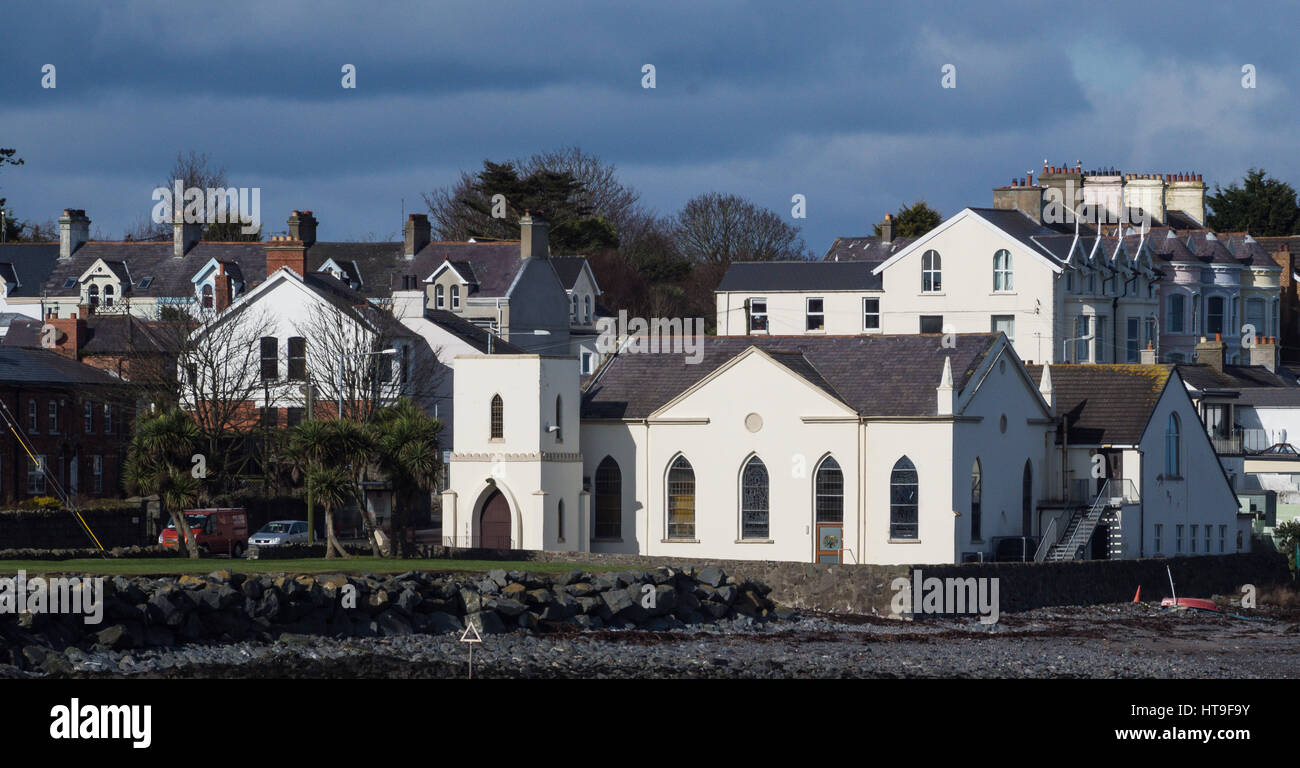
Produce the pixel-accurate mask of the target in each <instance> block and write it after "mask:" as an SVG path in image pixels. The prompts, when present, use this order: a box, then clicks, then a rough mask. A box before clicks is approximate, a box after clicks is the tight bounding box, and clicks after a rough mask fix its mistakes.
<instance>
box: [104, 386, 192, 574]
mask: <svg viewBox="0 0 1300 768" xmlns="http://www.w3.org/2000/svg"><path fill="white" fill-rule="evenodd" d="M198 441H199V429H198V427H197V426H196V425H195V424H194V420H193V419H192V418H191V417H190V415H189V414H188V413H186V412H184V411H182V410H180V409H175V408H174V409H171V410H168V411H163V412H161V413H158V414H156V415H153V416H146V417H144V418H142V419H141V420H140V421H139V422H138V423H137V424H136V430H135V435H134V436H133V437H132V438H131V443H130V445H129V446H128V447H127V455H126V464H125V466H124V467H123V469H122V483H123V485H124V486H126V490H127V491H128V492H129V493H139V494H142V495H149V494H157V495H158V503H159V505H160V506H161V507H162V510H163V511H165V512H168V513H169V514H170V515H171V518H172V524H173V525H175V526H176V535H177V536H178V537H179V538H180V539H181V540H182V541H184V542H185V549H186V550H187V551H188V552H189V556H190V557H191V558H197V557H198V556H199V546H198V542H197V541H195V539H194V534H193V532H192V531H191V530H190V525H189V521H188V520H186V518H185V509H186V508H187V507H191V506H193V505H194V503H195V502H196V501H197V500H198V498H199V496H200V494H201V493H202V490H203V488H202V483H201V482H199V480H200V479H199V478H198V477H195V476H194V474H193V471H192V469H191V467H192V466H193V464H192V458H193V456H194V447H195V446H196V445H198Z"/></svg>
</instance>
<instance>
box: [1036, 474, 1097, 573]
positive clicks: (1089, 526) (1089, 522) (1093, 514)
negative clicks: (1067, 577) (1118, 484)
mask: <svg viewBox="0 0 1300 768" xmlns="http://www.w3.org/2000/svg"><path fill="white" fill-rule="evenodd" d="M1110 484H1111V481H1109V480H1107V481H1106V484H1105V485H1103V486H1102V488H1101V492H1100V493H1098V494H1097V498H1096V500H1094V501H1093V502H1092V506H1091V507H1088V508H1084V507H1080V508H1079V509H1077V510H1075V512H1074V514H1073V515H1071V516H1070V521H1069V522H1068V523H1066V525H1065V533H1064V534H1062V536H1061V538H1060V540H1059V541H1057V542H1056V543H1055V544H1053V545H1051V547H1050V548H1049V549H1048V550H1047V556H1046V557H1045V558H1044V559H1045V560H1047V561H1048V562H1061V561H1062V560H1078V559H1080V558H1081V557H1082V556H1083V548H1084V547H1086V546H1087V545H1088V542H1089V541H1090V540H1091V539H1092V534H1093V532H1094V531H1096V530H1097V525H1098V524H1099V523H1100V522H1101V518H1102V516H1103V515H1105V514H1106V509H1107V508H1108V507H1110V505H1111V495H1110Z"/></svg>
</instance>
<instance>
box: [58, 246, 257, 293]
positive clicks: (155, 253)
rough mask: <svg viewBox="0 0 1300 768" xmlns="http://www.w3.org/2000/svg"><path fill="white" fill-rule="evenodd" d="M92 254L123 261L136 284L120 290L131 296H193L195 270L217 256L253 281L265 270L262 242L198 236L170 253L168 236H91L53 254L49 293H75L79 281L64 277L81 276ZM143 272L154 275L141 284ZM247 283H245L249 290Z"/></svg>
mask: <svg viewBox="0 0 1300 768" xmlns="http://www.w3.org/2000/svg"><path fill="white" fill-rule="evenodd" d="M95 259H103V260H104V261H105V262H109V263H112V262H125V263H126V264H127V268H128V269H129V270H130V274H131V279H132V281H134V284H133V285H131V287H130V289H129V290H124V291H123V297H124V298H129V297H131V296H143V297H160V296H185V297H189V296H193V295H194V284H193V283H192V282H190V281H191V280H192V278H193V277H194V274H195V273H196V272H198V271H199V270H200V269H202V268H203V266H204V265H205V264H207V263H208V262H209V261H210V260H212V259H216V260H218V261H222V262H226V263H232V262H233V263H235V264H237V265H239V268H240V271H241V273H242V274H244V275H247V276H249V277H250V278H251V279H252V281H253V284H256V283H258V282H261V278H262V277H263V276H265V275H266V251H265V243H261V242H241V243H219V242H210V241H201V242H199V243H197V244H196V245H195V246H194V247H192V248H190V250H189V253H186V254H185V255H184V256H182V257H180V258H176V257H175V256H173V255H172V242H171V241H170V240H166V241H157V240H155V241H125V242H103V241H97V240H92V241H91V242H88V243H86V244H84V245H82V246H81V247H80V248H78V249H77V250H76V251H74V252H73V254H72V255H71V256H69V257H68V258H66V259H57V258H56V259H55V265H54V269H53V271H52V272H51V274H50V277H49V278H48V279H47V280H46V281H45V286H44V288H45V290H46V291H47V293H48V295H50V296H77V295H78V294H79V293H80V291H81V289H80V287H79V286H77V285H73V286H72V287H70V288H64V287H63V286H64V284H65V283H66V282H67V281H68V279H70V278H71V279H76V278H78V277H81V275H82V273H84V272H85V271H86V270H87V269H89V268H90V265H91V264H93V263H95ZM145 278H152V280H151V281H150V282H149V285H148V286H147V287H145V288H141V287H140V284H141V283H143V282H144V280H145ZM249 287H251V286H245V290H247V289H248V288H249Z"/></svg>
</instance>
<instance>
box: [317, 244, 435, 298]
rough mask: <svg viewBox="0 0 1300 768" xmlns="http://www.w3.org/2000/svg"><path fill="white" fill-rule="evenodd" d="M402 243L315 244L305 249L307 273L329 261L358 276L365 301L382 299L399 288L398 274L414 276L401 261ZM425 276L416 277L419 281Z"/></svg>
mask: <svg viewBox="0 0 1300 768" xmlns="http://www.w3.org/2000/svg"><path fill="white" fill-rule="evenodd" d="M403 248H405V244H404V243H402V242H395V243H394V242H373V243H342V242H316V243H312V244H311V246H309V247H308V248H307V271H309V272H315V271H317V270H319V269H320V268H321V266H323V265H324V264H325V262H326V261H329V260H330V259H333V260H334V263H335V264H338V265H339V266H340V267H343V268H344V269H345V270H347V271H349V272H351V271H353V270H354V269H355V270H356V271H357V272H358V273H359V274H360V276H361V289H360V290H361V293H362V295H364V296H365V297H366V298H368V299H386V298H388V297H390V296H392V295H393V291H394V290H398V289H400V288H401V286H402V281H401V279H400V277H401V275H406V274H412V275H413V274H415V273H414V272H413V271H411V270H410V269H408V267H409V266H410V262H408V261H407V260H406V259H404V258H402V250H403ZM426 277H428V275H420V279H421V280H423V279H424V278H426Z"/></svg>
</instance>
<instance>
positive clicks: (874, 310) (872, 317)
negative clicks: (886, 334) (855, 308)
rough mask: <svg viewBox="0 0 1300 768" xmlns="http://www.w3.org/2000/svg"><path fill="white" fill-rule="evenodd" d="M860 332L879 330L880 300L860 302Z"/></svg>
mask: <svg viewBox="0 0 1300 768" xmlns="http://www.w3.org/2000/svg"><path fill="white" fill-rule="evenodd" d="M862 330H864V331H878V330H880V299H863V300H862Z"/></svg>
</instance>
